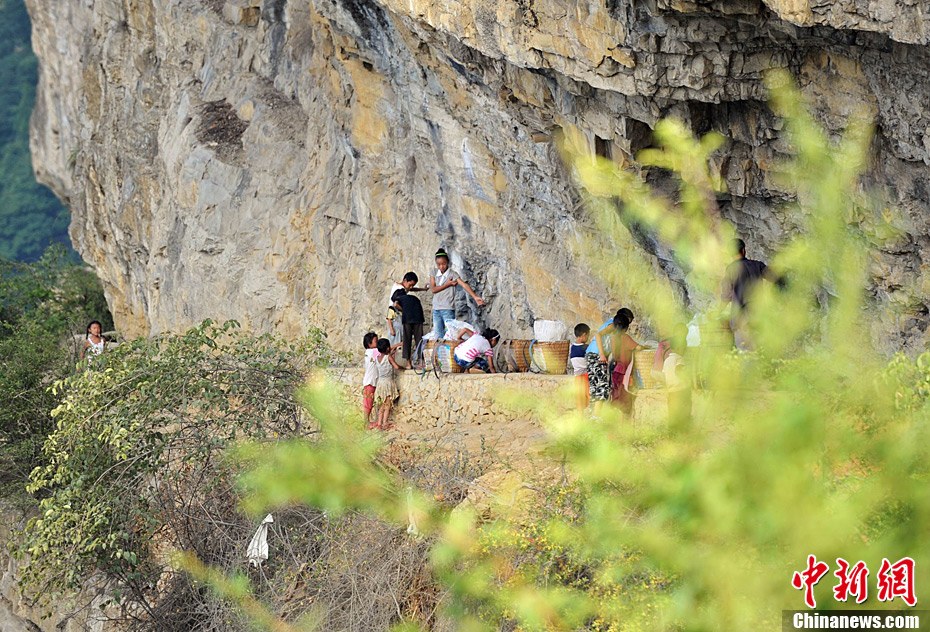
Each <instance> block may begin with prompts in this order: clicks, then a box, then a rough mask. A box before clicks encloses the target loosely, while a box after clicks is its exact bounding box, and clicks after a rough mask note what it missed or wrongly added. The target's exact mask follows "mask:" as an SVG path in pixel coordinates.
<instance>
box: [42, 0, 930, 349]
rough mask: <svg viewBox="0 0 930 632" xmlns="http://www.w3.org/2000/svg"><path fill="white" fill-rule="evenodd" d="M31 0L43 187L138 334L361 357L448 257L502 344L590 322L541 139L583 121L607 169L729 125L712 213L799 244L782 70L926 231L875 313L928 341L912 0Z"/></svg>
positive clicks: (927, 55)
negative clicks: (853, 120)
mask: <svg viewBox="0 0 930 632" xmlns="http://www.w3.org/2000/svg"><path fill="white" fill-rule="evenodd" d="M27 4H28V5H29V9H30V12H31V14H32V17H33V21H34V46H35V48H36V51H37V53H38V55H39V58H40V60H41V79H40V86H39V93H38V102H37V106H36V111H35V115H34V118H33V125H32V146H33V152H34V161H35V165H36V169H37V171H38V174H39V177H40V179H41V180H42V181H43V182H46V183H48V184H49V185H50V186H52V188H53V189H54V190H55V191H56V192H57V193H58V194H59V195H60V196H61V197H62V198H63V199H64V200H66V201H67V203H68V204H69V205H70V207H71V209H72V212H73V221H72V225H71V235H72V239H73V241H74V242H75V245H76V247H77V249H78V250H79V252H80V253H81V254H82V256H83V257H84V258H85V259H86V260H87V261H89V262H90V263H91V264H92V265H94V267H95V268H96V269H97V270H98V273H99V274H100V276H101V277H102V279H103V281H104V284H105V287H106V291H107V296H108V299H109V301H110V304H111V307H112V308H113V310H114V314H115V316H116V319H117V323H118V326H119V327H120V328H121V329H122V330H123V331H124V332H126V333H127V334H129V335H133V334H144V333H150V332H157V331H162V330H166V329H178V328H180V327H183V326H186V325H189V324H191V323H193V322H196V321H198V320H199V319H201V318H204V317H207V316H210V317H216V318H237V319H239V320H241V321H243V323H244V324H246V325H247V326H251V327H254V328H256V329H259V330H270V329H276V330H278V331H281V332H283V333H285V334H288V335H294V334H297V333H299V332H301V331H302V330H304V329H305V327H306V326H307V325H310V324H322V325H324V326H326V328H327V329H330V330H332V331H334V332H338V333H336V340H337V341H338V342H340V343H344V344H348V345H351V346H352V347H355V346H357V341H356V339H357V338H358V337H359V336H360V335H361V333H362V332H363V331H364V330H365V328H367V327H368V326H371V325H376V324H380V323H381V321H380V319H381V318H382V315H381V311H382V305H383V303H384V302H385V299H386V295H387V287H388V284H389V283H390V281H392V280H394V279H396V278H399V276H400V275H401V274H403V272H405V271H406V270H408V269H413V270H416V271H417V272H419V273H420V275H421V278H424V277H426V276H427V275H428V274H429V271H430V269H431V265H432V253H433V252H434V251H435V249H436V248H437V247H438V246H440V245H444V246H445V247H446V248H447V249H449V250H450V252H451V253H452V254H453V263H454V265H455V266H456V267H458V268H459V269H460V270H461V271H462V272H463V273H464V274H465V277H466V278H467V279H468V280H469V281H471V282H472V285H473V286H474V287H475V288H476V289H477V290H478V291H479V292H480V293H481V294H482V295H483V296H484V297H485V298H486V299H487V300H488V302H489V307H488V308H487V309H486V310H484V312H483V313H482V314H481V316H480V318H482V319H484V320H485V321H486V322H488V323H491V324H494V325H496V326H498V328H500V329H501V330H502V331H503V332H504V334H505V335H519V334H525V333H527V331H528V328H529V326H530V325H531V322H532V320H533V318H553V317H557V318H562V319H565V320H567V321H574V320H575V319H585V320H587V321H595V320H597V319H598V318H599V317H600V316H601V314H602V313H604V312H605V311H606V310H607V309H608V308H609V307H611V306H613V304H614V301H613V300H611V297H609V296H607V295H606V293H605V290H604V287H603V284H602V283H601V282H599V281H598V280H597V278H596V277H595V276H594V275H593V274H592V272H591V271H590V270H589V268H588V267H587V266H586V265H585V264H584V263H583V262H581V261H579V260H578V258H577V257H575V256H574V255H573V254H572V249H571V246H570V244H571V243H572V241H573V240H574V239H575V237H577V236H578V235H583V234H584V233H585V231H586V230H589V228H588V227H587V225H586V223H585V220H584V214H583V212H582V211H581V209H580V207H579V200H578V195H577V193H576V192H575V191H573V189H572V187H571V186H570V183H569V180H568V178H567V174H566V172H565V169H564V167H563V166H562V164H561V163H560V160H559V157H558V155H557V152H556V150H555V148H554V146H553V144H552V141H551V139H552V134H553V133H554V132H555V131H557V130H558V129H559V128H561V127H563V126H566V125H577V126H580V127H581V128H582V129H583V130H584V131H585V132H586V133H587V134H588V135H589V138H590V141H591V145H592V148H594V149H596V150H597V151H599V152H600V153H602V154H605V155H610V156H612V157H614V158H615V159H616V160H618V161H628V160H630V156H631V155H632V154H634V153H635V152H636V151H637V150H638V149H640V148H642V147H645V146H647V145H648V144H649V142H650V137H649V132H650V128H651V127H652V126H653V125H654V124H655V122H656V121H657V120H658V119H659V118H661V117H664V116H669V115H674V116H677V117H679V118H681V119H683V120H684V121H686V122H687V123H689V124H690V125H691V127H692V128H693V129H694V131H695V132H699V133H703V132H706V131H708V130H710V129H716V130H719V131H721V132H722V133H723V134H724V135H725V136H726V137H727V139H728V142H727V146H726V147H725V149H724V151H723V152H722V153H721V157H720V159H719V161H718V163H717V164H716V165H715V168H716V169H718V170H719V172H720V174H721V175H722V176H723V177H724V178H725V179H726V181H727V184H728V187H729V194H728V196H727V197H726V199H724V200H722V201H721V204H722V208H723V212H724V214H725V215H726V216H727V217H729V218H730V219H732V220H733V221H735V222H736V224H737V225H738V227H739V229H740V230H741V232H743V233H744V234H746V235H749V236H750V238H751V240H752V241H753V246H752V248H751V252H750V254H754V255H764V254H766V253H767V252H769V251H770V250H771V249H772V248H774V247H777V245H778V243H779V242H780V240H782V239H783V238H784V236H785V235H786V234H787V233H788V232H790V231H791V230H792V226H791V225H790V222H789V221H788V220H787V219H785V216H784V215H783V214H782V213H780V212H779V204H780V203H782V202H784V201H785V199H786V194H785V193H784V192H783V191H782V190H780V189H779V187H778V185H777V183H776V182H774V181H773V179H772V177H771V174H770V173H769V169H770V166H771V165H772V164H773V162H774V161H776V160H777V159H778V158H779V156H780V152H782V151H783V150H784V144H783V142H782V141H780V140H779V139H778V136H777V130H778V128H779V123H778V121H776V120H775V119H774V118H773V116H772V115H771V114H770V112H769V111H768V110H767V108H766V106H765V104H764V99H765V94H764V90H763V85H762V81H761V77H762V72H763V71H764V70H766V69H768V68H772V67H787V68H790V69H791V70H792V71H793V72H794V73H795V75H796V76H797V77H798V78H799V81H800V82H801V84H802V86H803V88H804V90H805V92H806V93H807V94H808V96H809V97H810V98H811V99H812V101H813V102H814V103H815V105H816V107H817V111H818V116H819V117H820V119H821V120H822V121H823V122H824V123H825V124H826V125H827V126H828V127H829V128H831V129H833V130H839V129H840V128H841V127H842V125H843V124H844V121H845V119H846V117H847V116H849V115H850V114H851V113H853V112H854V111H856V110H857V109H859V108H865V109H866V110H867V111H868V112H870V113H872V114H873V115H874V116H875V117H876V118H877V124H878V136H877V138H876V141H875V144H874V148H873V154H874V155H873V160H872V165H871V167H870V172H869V174H868V180H869V182H870V183H874V184H876V185H878V186H881V187H884V188H885V190H886V191H887V192H888V194H889V195H890V197H891V200H892V202H893V203H894V204H896V205H897V206H898V207H899V208H900V209H901V210H902V211H903V213H904V217H905V224H906V225H905V226H904V228H905V230H906V231H907V233H908V234H909V235H910V238H909V239H908V240H907V241H906V243H904V245H902V246H900V248H899V249H898V250H897V251H895V252H888V253H882V252H878V251H877V252H876V255H875V259H874V270H873V272H874V276H875V278H876V282H875V288H874V292H875V294H876V297H877V298H878V299H879V300H881V301H882V302H884V303H886V304H890V305H895V306H897V307H898V309H897V311H895V312H893V313H892V312H888V315H886V316H883V317H882V318H883V319H884V321H883V323H882V324H883V327H884V329H886V330H888V331H894V332H897V334H896V335H897V336H898V337H897V338H895V339H894V340H892V341H891V342H892V343H893V344H895V345H899V344H905V343H908V344H922V341H923V340H924V338H925V333H924V332H925V331H926V327H927V322H928V317H927V314H928V307H927V302H928V298H927V297H930V283H928V282H927V278H928V275H927V263H926V262H928V261H930V236H928V227H930V203H928V199H927V197H928V191H930V172H928V165H930V132H928V120H930V106H928V104H930V77H928V74H930V49H928V29H930V26H928V19H930V18H928V16H930V12H928V11H927V10H926V7H925V6H924V5H923V3H922V2H917V3H914V2H906V1H905V0H897V1H896V0H869V1H868V2H866V1H865V0H844V1H843V2H836V3H817V4H815V3H809V2H808V0H764V1H762V0H645V1H642V0H581V1H580V2H579V1H575V0H573V1H571V2H569V1H566V0H498V1H490V2H489V1H487V0H465V1H461V0H429V1H427V0H300V1H297V0H94V1H93V2H91V1H89V0H80V1H78V0H73V1H69V2H61V1H60V0H27ZM921 7H923V8H921ZM642 246H643V250H644V256H649V257H654V261H655V263H656V265H657V266H658V267H659V268H660V269H662V270H665V271H666V272H667V273H668V274H670V275H672V276H674V275H675V274H676V271H675V266H674V265H672V264H671V263H670V262H669V261H668V256H669V255H668V253H666V252H663V251H662V250H661V248H659V247H657V246H656V245H655V244H653V243H651V242H650V241H649V239H648V238H644V239H643V240H642ZM605 265H606V263H605ZM424 280H425V279H424ZM427 307H428V305H427ZM472 317H473V318H477V316H476V315H472Z"/></svg>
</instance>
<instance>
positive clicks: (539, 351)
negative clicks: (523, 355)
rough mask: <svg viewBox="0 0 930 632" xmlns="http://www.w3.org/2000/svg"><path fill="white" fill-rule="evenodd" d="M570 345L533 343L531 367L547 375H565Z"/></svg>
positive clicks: (563, 341) (566, 342)
mask: <svg viewBox="0 0 930 632" xmlns="http://www.w3.org/2000/svg"><path fill="white" fill-rule="evenodd" d="M570 346H571V343H569V342H568V341H567V340H562V341H559V342H534V343H533V345H532V349H533V350H532V357H533V366H534V367H536V368H537V369H539V371H540V372H542V373H547V374H549V375H565V373H566V371H567V369H568V353H569V348H570Z"/></svg>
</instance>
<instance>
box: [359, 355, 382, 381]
mask: <svg viewBox="0 0 930 632" xmlns="http://www.w3.org/2000/svg"><path fill="white" fill-rule="evenodd" d="M380 355H381V354H380V353H379V352H378V350H377V349H365V379H364V380H362V388H364V387H366V386H377V385H378V356H380Z"/></svg>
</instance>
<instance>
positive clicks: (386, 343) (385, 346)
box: [378, 338, 391, 355]
mask: <svg viewBox="0 0 930 632" xmlns="http://www.w3.org/2000/svg"><path fill="white" fill-rule="evenodd" d="M390 350H391V341H390V340H388V339H387V338H381V339H380V340H378V351H380V352H381V353H382V354H385V355H386V354H387V353H388V352H389V351H390Z"/></svg>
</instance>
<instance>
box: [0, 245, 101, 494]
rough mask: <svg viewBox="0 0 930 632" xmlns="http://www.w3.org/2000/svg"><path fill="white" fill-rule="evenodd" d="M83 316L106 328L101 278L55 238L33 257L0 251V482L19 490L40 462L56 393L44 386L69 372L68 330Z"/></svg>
mask: <svg viewBox="0 0 930 632" xmlns="http://www.w3.org/2000/svg"><path fill="white" fill-rule="evenodd" d="M90 320H100V321H102V323H103V326H104V330H107V329H109V328H112V326H113V321H112V319H111V318H110V313H109V311H108V310H107V304H106V301H105V300H104V297H103V290H102V288H101V287H100V282H99V281H98V280H97V277H96V276H94V273H93V272H91V271H90V270H89V269H88V268H86V267H85V266H83V265H78V264H75V263H74V261H73V259H72V257H71V253H70V252H69V251H68V250H67V249H66V248H65V247H64V246H62V245H57V246H52V247H51V248H49V249H48V250H47V251H46V252H45V254H44V255H43V256H42V258H41V259H39V261H37V262H35V263H30V264H27V263H20V262H15V261H9V260H6V259H2V258H0V486H2V487H3V491H4V492H10V491H16V490H17V489H18V490H22V486H23V483H24V482H25V480H26V477H27V476H28V475H29V472H30V471H31V470H32V468H33V467H35V466H36V465H37V464H38V463H39V462H41V460H42V459H41V456H40V452H41V447H42V442H43V441H44V440H45V438H46V436H47V435H48V433H49V432H50V431H51V429H52V418H51V416H50V412H51V410H52V408H54V406H55V403H56V401H57V398H56V397H55V396H54V395H53V394H52V393H51V392H49V390H48V388H49V386H50V385H51V384H52V383H53V382H54V381H55V380H56V379H60V378H62V377H64V376H66V375H68V374H70V373H71V372H73V371H74V367H75V363H76V362H77V360H78V357H79V353H80V343H79V341H78V340H76V339H75V336H77V335H80V334H82V333H83V332H84V328H85V327H86V326H87V323H88V322H89V321H90Z"/></svg>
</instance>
